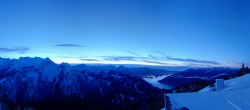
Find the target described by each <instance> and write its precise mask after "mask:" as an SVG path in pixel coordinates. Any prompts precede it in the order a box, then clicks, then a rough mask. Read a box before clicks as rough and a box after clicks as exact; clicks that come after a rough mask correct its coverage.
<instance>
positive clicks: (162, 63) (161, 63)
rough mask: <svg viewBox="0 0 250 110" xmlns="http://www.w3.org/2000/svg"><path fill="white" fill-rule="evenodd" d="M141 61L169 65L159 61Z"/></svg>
mask: <svg viewBox="0 0 250 110" xmlns="http://www.w3.org/2000/svg"><path fill="white" fill-rule="evenodd" d="M143 62H146V63H153V64H159V65H170V64H169V63H164V62H159V61H149V60H144V61H143Z"/></svg>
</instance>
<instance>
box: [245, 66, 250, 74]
mask: <svg viewBox="0 0 250 110" xmlns="http://www.w3.org/2000/svg"><path fill="white" fill-rule="evenodd" d="M245 71H246V74H248V73H249V72H250V71H249V69H248V66H246V70H245Z"/></svg>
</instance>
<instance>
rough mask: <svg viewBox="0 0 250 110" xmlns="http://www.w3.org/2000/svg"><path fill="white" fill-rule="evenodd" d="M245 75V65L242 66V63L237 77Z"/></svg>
mask: <svg viewBox="0 0 250 110" xmlns="http://www.w3.org/2000/svg"><path fill="white" fill-rule="evenodd" d="M244 74H245V65H244V63H243V64H242V67H241V69H240V71H239V73H238V76H243V75H244Z"/></svg>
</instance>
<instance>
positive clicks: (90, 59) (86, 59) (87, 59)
mask: <svg viewBox="0 0 250 110" xmlns="http://www.w3.org/2000/svg"><path fill="white" fill-rule="evenodd" d="M80 60H83V61H101V60H98V59H92V58H81V59H80Z"/></svg>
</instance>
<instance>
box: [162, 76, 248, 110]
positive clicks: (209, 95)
mask: <svg viewBox="0 0 250 110" xmlns="http://www.w3.org/2000/svg"><path fill="white" fill-rule="evenodd" d="M224 84H225V86H224V89H222V90H219V91H211V89H210V88H211V87H207V88H205V89H203V90H201V91H200V92H194V93H179V94H168V95H167V96H169V97H170V100H171V103H172V105H173V108H180V107H187V108H189V109H190V110H249V109H250V95H249V93H250V74H246V75H244V76H241V77H237V78H234V79H230V80H227V81H225V82H224Z"/></svg>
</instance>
